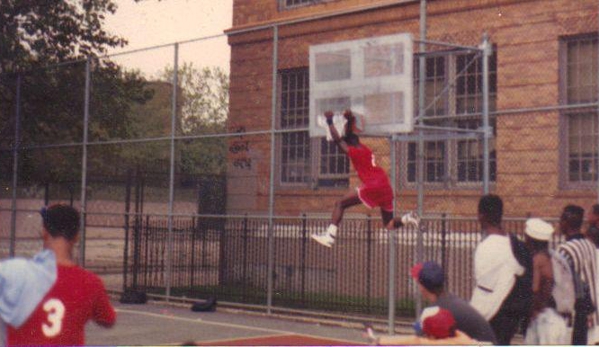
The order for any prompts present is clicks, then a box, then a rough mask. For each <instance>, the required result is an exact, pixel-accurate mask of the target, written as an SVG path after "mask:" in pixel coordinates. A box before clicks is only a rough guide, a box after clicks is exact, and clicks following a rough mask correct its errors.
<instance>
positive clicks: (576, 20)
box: [229, 0, 598, 216]
mask: <svg viewBox="0 0 599 347" xmlns="http://www.w3.org/2000/svg"><path fill="white" fill-rule="evenodd" d="M390 3H391V1H359V0H338V1H331V2H327V3H323V4H319V5H314V6H307V7H301V8H298V9H294V10H288V11H281V12H279V11H278V10H277V2H276V1H275V0H254V1H251V2H250V1H245V0H238V1H235V2H234V27H233V28H232V30H233V31H234V30H236V29H243V28H249V27H252V26H254V25H264V24H269V23H274V22H280V21H282V20H287V19H290V18H301V17H302V16H309V15H314V14H324V13H333V12H335V11H342V10H349V9H360V10H361V11H358V12H356V13H353V14H345V15H342V16H335V17H331V18H326V19H321V20H315V21H309V22H305V23H298V24H292V25H283V26H280V27H279V46H278V52H279V55H278V64H279V66H278V67H279V69H285V68H292V67H305V66H307V65H308V50H309V46H310V45H312V44H317V43H323V42H331V41H339V40H349V39H358V38H363V37H368V36H378V35H385V34H392V33H400V32H411V33H412V34H413V35H414V37H418V32H419V10H420V9H419V6H420V5H419V1H405V2H404V3H401V4H396V5H393V6H391V5H389V4H390ZM374 5H381V6H383V7H382V8H381V9H380V10H377V9H367V7H368V6H374ZM597 7H598V6H597V3H596V1H595V0H576V1H572V0H528V1H522V0H520V1H516V0H480V1H479V0H477V1H474V0H455V1H429V2H428V39H429V40H436V41H445V42H449V43H455V44H463V45H478V44H479V43H480V42H481V40H482V36H483V33H484V32H486V33H488V34H489V36H490V40H491V42H492V43H493V44H494V45H495V46H496V47H497V61H498V73H497V90H498V95H497V110H498V111H502V110H512V109H522V108H534V107H546V106H555V105H558V104H559V88H558V81H559V64H558V62H559V59H558V51H559V38H560V37H563V36H569V35H576V34H583V33H592V32H596V31H597V30H598V25H597V23H598V18H597ZM229 42H230V44H231V52H232V56H231V103H230V104H231V115H230V128H235V127H240V126H242V127H245V128H246V129H247V130H248V131H249V130H251V129H254V130H268V129H270V120H271V87H272V75H271V73H272V51H273V46H272V30H271V29H265V30H260V31H254V32H249V33H245V34H233V35H230V36H229ZM560 124H561V120H560V113H559V112H558V111H543V112H526V113H509V114H502V115H499V116H497V140H496V141H497V181H496V183H494V184H493V185H492V190H493V191H494V192H496V193H498V194H500V195H502V196H503V197H504V200H505V203H506V214H508V215H512V216H524V215H527V214H529V213H531V214H533V215H540V216H556V215H558V214H559V211H560V209H561V208H562V207H563V206H564V205H565V204H567V203H579V204H582V205H583V206H584V207H589V206H590V205H591V204H592V203H594V201H595V199H596V192H595V191H593V190H566V189H564V188H563V187H562V185H561V184H560V167H561V168H563V167H565V165H567V163H566V162H565V160H564V159H563V158H562V157H561V156H560V147H563V141H560V140H559V133H560V132H559V129H560ZM250 146H251V148H250V149H249V150H248V153H245V154H244V155H245V156H246V157H247V156H249V157H250V158H251V159H253V160H252V163H253V164H254V165H255V166H252V168H251V169H249V170H248V169H244V170H241V169H239V168H238V167H237V168H235V167H232V169H231V170H229V172H230V177H231V178H235V179H240V180H243V179H246V180H251V181H252V182H251V184H247V185H244V186H243V187H241V188H240V187H237V188H235V187H234V184H233V185H231V184H230V187H229V197H230V198H229V200H230V201H233V200H234V201H239V199H242V198H239V199H237V198H236V196H239V197H241V196H245V197H246V198H248V199H250V200H251V203H247V201H246V203H245V206H242V205H244V203H239V202H238V203H232V204H231V203H230V206H229V208H230V210H231V211H232V212H244V211H245V212H257V211H268V193H269V165H270V147H269V146H270V140H269V138H268V136H266V137H262V138H261V140H260V141H257V142H255V143H252V144H251V145H250ZM381 152H382V153H381V154H378V153H377V158H380V157H381V156H385V155H388V153H389V150H388V148H386V149H381ZM236 158H239V154H235V155H233V154H232V155H231V156H230V159H231V160H230V162H231V163H232V162H234V161H235V159H236ZM399 159H400V160H402V158H401V157H400V158H399ZM387 169H388V167H387ZM400 174H401V173H400ZM248 177H251V179H250V178H248ZM355 184H357V180H356V178H355V176H353V175H352V179H351V186H354V185H355ZM237 186H239V184H237ZM275 188H276V196H275V202H276V204H275V207H276V213H277V214H291V215H297V214H298V213H301V212H312V211H321V212H328V211H330V210H331V208H332V206H333V203H334V201H335V200H336V199H338V198H339V197H341V196H342V195H343V194H344V193H345V190H339V189H323V188H320V189H318V190H312V189H308V188H294V189H284V188H281V187H278V186H277V185H275ZM480 191H481V188H480V187H478V188H476V187H475V188H464V189H445V188H439V189H434V188H433V189H427V191H426V197H425V210H426V211H429V212H448V213H452V214H460V215H464V214H467V215H472V214H474V213H475V211H476V204H477V201H478V197H479V196H480ZM398 194H399V196H398V197H399V208H400V209H402V210H403V209H413V208H416V201H417V192H416V191H415V190H414V189H401V190H398ZM249 205H251V208H250V207H249ZM352 211H353V212H358V213H368V212H369V211H368V210H366V209H365V208H362V207H357V208H354V209H352ZM374 213H376V214H378V211H374Z"/></svg>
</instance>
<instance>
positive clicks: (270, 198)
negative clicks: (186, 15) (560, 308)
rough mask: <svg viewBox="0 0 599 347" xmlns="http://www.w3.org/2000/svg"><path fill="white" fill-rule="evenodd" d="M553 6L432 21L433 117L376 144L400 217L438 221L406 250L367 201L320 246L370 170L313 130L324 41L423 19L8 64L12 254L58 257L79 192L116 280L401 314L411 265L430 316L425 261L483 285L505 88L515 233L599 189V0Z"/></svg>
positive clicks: (5, 155) (426, 74) (466, 289)
mask: <svg viewBox="0 0 599 347" xmlns="http://www.w3.org/2000/svg"><path fill="white" fill-rule="evenodd" d="M443 3H446V2H431V4H430V6H431V8H430V11H432V12H433V13H438V12H439V11H441V10H442V7H443V6H445V5H443ZM534 3H535V2H534V1H532V2H526V3H525V4H511V5H506V6H499V7H484V6H483V7H481V8H480V9H475V10H474V11H477V16H478V17H480V18H485V21H484V22H485V23H486V25H483V24H484V23H482V22H481V21H479V20H476V21H474V23H473V24H472V27H471V28H469V29H468V30H466V29H464V28H461V27H460V26H457V27H451V30H449V29H447V28H448V25H449V24H448V23H460V22H462V23H466V22H471V21H472V20H471V18H470V17H465V16H466V15H465V14H464V13H463V12H459V11H458V12H455V13H452V12H451V11H449V12H443V11H441V12H439V13H441V14H439V15H435V16H433V17H432V18H430V19H429V23H428V26H429V28H430V32H429V33H428V34H427V39H429V40H430V41H426V42H425V41H424V40H423V41H422V42H420V43H424V44H425V45H424V47H423V48H424V49H419V50H417V51H416V52H415V55H414V57H413V58H414V67H415V69H414V90H416V91H417V93H415V100H413V102H414V105H419V106H420V107H415V109H416V116H419V115H420V116H421V117H420V118H418V122H419V123H418V127H417V129H416V131H415V132H414V133H411V134H398V135H396V136H393V137H391V138H387V137H373V136H370V137H369V136H365V137H363V138H362V140H363V141H364V143H365V144H367V145H368V146H369V147H371V148H372V149H373V152H374V155H375V157H376V161H377V164H378V165H379V166H381V167H383V168H385V169H386V170H387V171H388V173H389V174H390V178H391V180H392V182H393V183H394V185H395V189H396V196H397V208H396V211H397V212H398V213H401V212H404V211H408V210H422V211H423V217H424V218H425V223H424V226H423V229H422V230H423V231H424V232H422V233H420V234H419V233H418V232H416V231H415V230H410V229H406V230H400V231H399V232H398V233H397V235H396V236H397V238H396V239H395V241H396V243H395V244H396V245H397V246H396V249H394V250H393V249H391V248H390V247H389V245H390V243H389V242H388V241H389V239H388V234H387V233H386V232H384V231H383V228H382V225H381V221H380V217H379V216H378V212H377V211H370V210H368V209H366V208H364V207H355V208H352V209H351V210H349V211H348V213H346V220H345V221H344V223H343V224H342V227H341V230H340V235H339V247H337V246H335V248H334V249H333V250H331V251H329V250H326V249H322V248H319V247H317V245H316V244H314V243H313V242H311V241H310V240H309V235H310V234H311V233H313V232H317V231H320V230H324V229H325V228H326V226H327V224H328V218H329V216H330V212H331V210H332V208H333V206H334V204H335V201H336V200H338V199H339V198H341V197H342V196H343V195H344V194H346V193H347V192H348V191H350V190H352V189H353V188H354V187H355V186H357V185H358V184H359V181H358V177H357V176H356V175H355V173H354V172H353V170H352V169H351V168H350V164H349V162H348V160H347V158H346V157H345V155H343V153H341V152H340V151H339V150H338V149H337V148H336V147H335V146H334V144H333V143H332V142H327V141H326V140H325V139H322V138H310V137H309V134H308V125H309V93H310V90H309V74H310V71H309V68H308V48H309V46H310V44H316V43H324V42H333V41H339V40H348V39H359V38H363V37H370V36H379V35H385V34H390V33H396V32H402V31H414V30H415V29H414V26H413V25H412V24H406V23H407V22H406V21H407V20H406V19H405V18H404V19H403V20H401V21H399V22H398V23H400V24H399V27H398V26H397V25H393V26H389V25H387V24H385V23H386V22H381V23H379V24H373V23H370V24H369V23H365V24H363V25H361V26H359V27H360V28H361V29H360V30H353V29H351V28H345V27H343V25H342V20H340V19H339V18H341V15H339V16H336V15H332V16H331V18H329V19H332V20H334V21H335V23H337V22H339V23H337V24H339V25H341V27H342V29H339V32H334V31H332V30H329V29H327V28H324V27H318V26H316V27H318V28H320V29H318V30H319V31H318V32H315V31H314V30H316V29H314V30H312V29H311V28H310V24H311V23H320V22H321V21H323V19H318V18H317V19H313V20H312V21H307V22H305V23H304V22H297V23H291V24H288V25H285V24H284V23H283V24H280V25H276V26H266V27H262V28H261V29H256V30H253V29H252V30H249V29H248V30H246V31H244V30H239V31H232V32H229V33H228V36H225V35H217V36H214V37H206V38H200V39H197V40H191V41H187V42H180V43H176V44H171V45H164V46H160V47H154V48H148V49H143V50H137V51H133V52H128V53H122V54H118V55H113V56H107V57H93V58H90V59H88V60H85V61H76V62H68V63H65V64H62V65H58V66H52V67H46V68H40V69H36V70H33V71H23V72H19V73H13V74H1V75H0V98H1V99H0V117H1V126H0V162H1V165H0V188H1V189H0V252H1V254H2V255H3V256H8V255H31V254H33V253H35V252H36V251H37V250H39V249H40V247H41V242H40V241H39V238H38V237H39V229H40V222H41V219H40V217H39V215H38V213H37V211H38V210H39V208H40V207H41V206H43V205H47V204H52V203H57V202H62V203H67V204H71V205H73V206H75V207H77V208H79V209H81V211H82V212H83V216H84V218H85V225H84V228H83V230H82V233H83V238H82V242H81V243H80V246H79V249H78V252H77V256H78V257H79V262H80V263H81V264H84V265H85V266H86V267H88V268H91V269H93V270H95V271H98V272H100V273H102V274H103V276H104V279H105V281H106V283H107V286H108V287H109V288H111V289H114V290H123V289H131V288H133V289H137V288H141V289H143V290H147V291H148V292H150V293H158V294H165V295H167V296H191V297H205V296H209V295H218V296H219V297H222V298H223V299H224V300H230V301H237V302H244V303H249V304H260V305H265V306H267V307H271V306H273V305H274V306H289V307H294V308H308V309H323V310H324V309H327V310H329V309H334V310H340V311H346V312H350V311H351V312H359V313H366V314H377V315H380V314H384V312H385V310H386V309H389V306H390V305H392V304H389V301H390V300H389V297H388V293H387V292H388V290H389V288H390V282H389V278H390V274H389V272H390V269H389V266H390V265H389V264H390V261H391V260H392V259H394V260H393V261H394V262H395V263H396V264H397V268H396V270H397V271H395V273H394V274H392V276H391V277H392V278H394V281H395V282H392V283H394V284H393V286H392V287H393V288H394V293H392V294H391V296H392V297H395V298H397V301H396V303H395V304H396V305H395V306H396V308H397V309H398V314H401V315H405V316H411V315H413V313H414V307H415V306H414V305H415V301H416V300H417V299H416V296H417V293H416V291H415V287H414V286H413V284H412V282H411V280H410V277H409V274H408V272H409V269H410V267H411V265H412V264H413V263H414V262H415V261H416V260H425V259H435V260H437V261H438V262H440V263H442V264H444V265H445V266H444V267H445V269H446V271H447V273H448V286H449V288H450V290H452V291H454V292H456V293H458V294H459V295H460V296H462V297H464V298H468V297H469V296H470V290H471V288H472V287H473V283H472V256H473V250H474V247H475V246H476V244H477V243H478V242H479V240H480V238H481V234H480V231H479V230H478V225H477V222H476V220H475V216H476V204H477V202H478V199H479V197H480V195H481V194H482V192H483V186H484V182H483V181H484V164H485V162H484V161H485V156H484V154H485V153H484V146H483V137H482V134H483V131H484V128H483V126H484V122H483V121H484V118H483V115H484V107H483V106H484V105H485V99H488V103H487V105H488V108H489V125H490V127H491V128H492V129H493V130H492V135H493V136H492V138H491V140H490V143H489V145H490V149H489V152H488V158H489V161H488V165H489V188H490V191H491V192H493V193H497V194H499V195H501V196H502V197H504V202H505V204H506V216H507V217H509V218H508V220H513V221H512V222H506V225H505V227H506V229H507V230H510V231H513V232H516V231H517V232H520V233H521V231H522V222H523V220H524V218H526V217H527V216H531V215H534V216H541V217H547V218H550V217H554V216H557V215H558V214H559V212H560V210H561V208H562V207H563V206H564V205H566V204H567V203H577V204H580V205H582V206H583V207H585V208H586V207H590V205H591V204H593V203H594V202H595V201H597V199H598V195H597V189H598V188H597V187H598V186H597V180H598V176H597V171H598V159H597V158H598V157H597V152H598V150H597V148H598V147H599V143H598V140H597V139H598V138H599V135H598V132H599V130H598V123H597V119H598V118H597V117H598V116H597V109H598V105H597V101H598V95H599V88H598V85H599V83H598V80H599V73H598V69H599V57H598V52H599V43H598V38H597V37H598V35H597V31H598V28H597V23H598V20H597V7H596V4H591V1H578V2H570V3H569V4H570V5H568V6H570V7H568V8H569V10H567V11H566V10H565V11H561V12H560V11H556V10H554V9H551V8H550V7H547V6H533V4H534ZM555 3H560V4H565V3H566V2H562V1H555ZM574 3H575V4H574ZM537 5H538V4H537ZM564 6H566V5H564ZM380 11H383V10H380ZM394 11H395V10H394ZM435 11H436V12H435ZM526 13H528V14H530V13H532V14H534V15H535V16H536V17H535V18H538V21H535V20H529V19H527V18H524V17H523V16H524V14H526ZM379 14H380V13H379ZM354 15H355V14H354ZM469 16H470V15H469ZM478 17H477V18H478ZM554 17H555V18H557V19H556V20H557V22H556V23H557V24H551V23H553V22H551V21H549V20H548V19H547V18H554ZM468 18H470V19H468ZM539 23H541V24H539ZM298 27H300V28H302V30H304V31H305V32H304V31H301V30H300V31H297V32H296V31H295V29H297V28H298ZM316 27H315V28H316ZM446 29H447V30H446ZM484 32H486V33H487V34H488V36H489V38H490V43H491V45H492V52H491V54H490V55H489V56H488V59H489V60H488V74H484V71H485V70H484V69H483V65H484V64H483V55H482V54H481V52H480V44H481V43H482V42H483V38H484V35H483V33H484ZM227 40H228V42H227ZM435 40H438V41H435ZM441 41H442V42H441ZM227 43H228V44H229V46H230V47H232V48H231V49H230V50H229V48H228V47H229V46H227ZM417 43H418V42H417ZM223 46H224V47H226V48H225V49H224V51H223V50H222V47H223ZM415 46H416V45H415ZM208 52H216V54H207V53H208ZM149 62H151V64H150V63H149ZM420 67H422V70H421V69H420ZM421 71H422V74H421V73H420V72H421ZM485 79H487V81H488V89H487V88H485V87H484V83H483V82H484V80H485ZM340 102H341V101H340ZM419 141H422V145H423V147H422V151H420V150H419ZM419 177H422V181H421V182H419ZM510 218H511V219H510ZM510 223H511V224H510ZM394 235H395V234H394Z"/></svg>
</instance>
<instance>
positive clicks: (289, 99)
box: [279, 68, 349, 187]
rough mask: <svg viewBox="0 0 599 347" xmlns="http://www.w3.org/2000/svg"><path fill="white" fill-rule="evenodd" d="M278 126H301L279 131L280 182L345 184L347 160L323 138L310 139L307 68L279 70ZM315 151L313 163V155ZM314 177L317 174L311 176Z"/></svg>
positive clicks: (335, 147)
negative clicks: (314, 162) (280, 132)
mask: <svg viewBox="0 0 599 347" xmlns="http://www.w3.org/2000/svg"><path fill="white" fill-rule="evenodd" d="M279 83H280V86H281V88H280V91H281V92H280V120H279V124H280V127H281V129H296V128H297V129H301V130H298V131H293V132H285V133H283V134H281V139H280V149H281V150H280V181H281V183H282V184H316V185H318V186H322V187H337V186H342V187H347V186H348V184H349V161H348V159H347V156H346V155H345V154H344V153H343V152H341V151H339V149H338V148H337V146H336V145H335V144H334V143H332V142H330V143H329V142H327V141H326V139H324V138H323V139H315V140H312V139H310V136H309V132H308V130H303V129H305V128H307V127H308V124H309V108H310V105H309V85H310V83H309V70H308V68H297V69H288V70H282V71H280V72H279ZM313 154H316V155H317V157H316V158H315V159H316V163H318V165H313V158H312V155H313ZM313 177H316V178H315V179H313Z"/></svg>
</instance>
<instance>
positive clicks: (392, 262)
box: [369, 137, 397, 334]
mask: <svg viewBox="0 0 599 347" xmlns="http://www.w3.org/2000/svg"><path fill="white" fill-rule="evenodd" d="M393 140H394V138H393V137H391V138H390V139H389V144H390V146H391V148H390V150H391V180H392V182H393V186H392V189H393V197H395V187H396V184H395V183H396V182H395V178H396V174H395V172H396V170H397V168H396V165H395V163H396V161H397V160H396V154H397V153H396V151H395V142H394V141H393ZM396 205H397V204H396V202H395V199H393V211H395V210H396ZM369 222H370V220H369ZM388 234H389V273H388V276H389V308H388V310H389V326H388V330H389V334H393V333H394V332H395V295H396V293H395V292H396V289H395V278H396V277H397V246H396V244H395V231H394V230H389V231H388Z"/></svg>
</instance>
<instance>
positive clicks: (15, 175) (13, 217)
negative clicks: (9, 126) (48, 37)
mask: <svg viewBox="0 0 599 347" xmlns="http://www.w3.org/2000/svg"><path fill="white" fill-rule="evenodd" d="M21 83H22V76H21V74H19V75H18V76H17V85H16V89H17V90H16V100H15V140H14V143H13V147H12V150H13V162H12V165H13V167H12V202H11V211H10V212H11V214H10V246H9V252H10V256H11V257H14V256H15V248H16V237H17V186H18V179H19V144H20V141H21Z"/></svg>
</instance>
